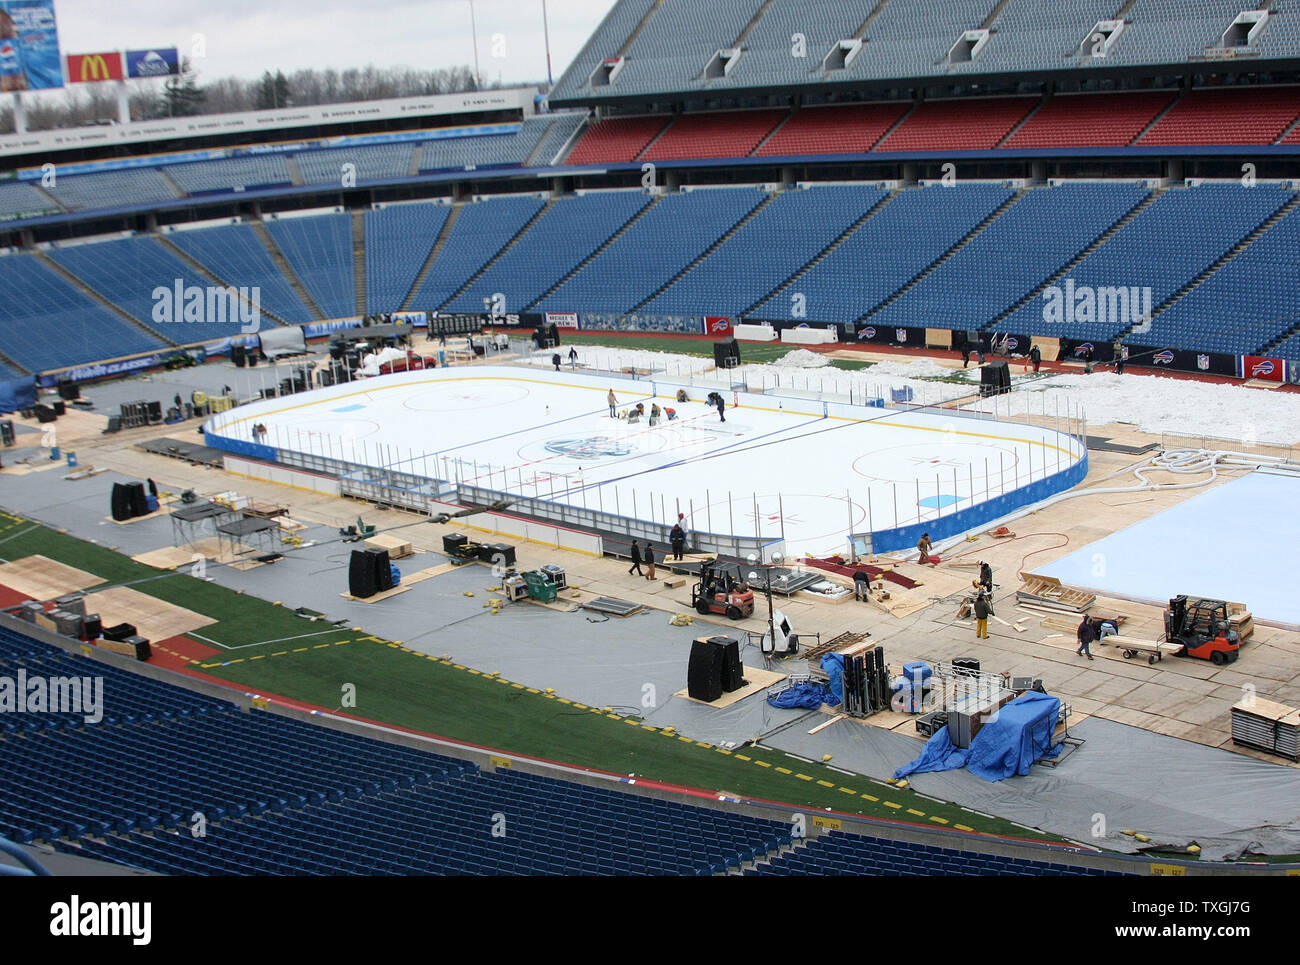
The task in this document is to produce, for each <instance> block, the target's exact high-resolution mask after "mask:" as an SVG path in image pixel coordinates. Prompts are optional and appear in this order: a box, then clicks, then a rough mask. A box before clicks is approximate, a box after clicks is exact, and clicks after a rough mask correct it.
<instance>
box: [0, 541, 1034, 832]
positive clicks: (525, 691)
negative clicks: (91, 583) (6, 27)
mask: <svg viewBox="0 0 1300 965" xmlns="http://www.w3.org/2000/svg"><path fill="white" fill-rule="evenodd" d="M24 530H26V531H25V532H24ZM15 534H17V535H15ZM32 554H40V555H43V556H47V557H50V558H51V559H57V560H59V561H60V562H63V563H65V564H67V565H70V566H75V567H77V568H78V569H83V570H87V571H89V572H92V573H95V574H97V575H100V576H103V577H105V578H106V579H107V580H108V581H109V582H110V583H131V584H132V585H133V586H134V588H135V589H136V590H138V591H140V592H142V593H147V594H150V595H152V596H156V597H158V598H160V599H163V600H167V601H168V602H171V603H174V604H176V605H178V606H183V607H186V608H188V609H191V610H195V611H197V612H199V613H202V614H204V615H207V616H210V617H213V618H215V619H216V621H217V622H216V623H214V624H212V625H210V626H207V627H204V628H203V629H202V631H201V632H200V633H196V634H191V636H194V637H196V638H199V639H206V640H209V641H218V642H220V643H222V644H224V645H225V646H227V647H235V648H238V649H236V650H229V651H226V652H223V653H221V654H219V655H216V656H213V657H210V658H207V659H204V660H201V661H198V662H197V664H196V665H193V666H192V668H191V669H193V670H194V671H196V672H199V673H203V674H207V675H210V676H214V677H219V678H221V679H223V680H227V681H230V682H231V683H233V684H237V685H238V686H240V687H241V688H243V689H248V690H254V691H258V692H262V693H266V694H275V695H279V696H282V697H287V698H291V699H293V700H298V701H302V702H305V703H309V704H313V705H317V706H321V707H324V708H327V709H331V710H339V709H343V710H345V711H346V712H347V713H349V714H353V715H356V716H359V717H363V718H367V719H370V720H375V721H381V722H384V723H387V724H393V725H396V726H399V727H406V728H410V729H412V730H417V731H422V732H426V733H431V734H436V735H439V736H442V737H447V738H452V739H455V740H459V741H464V742H468V743H471V744H477V745H480V746H485V747H490V748H494V749H498V750H502V751H506V752H511V753H516V754H523V755H529V756H534V757H542V758H547V759H550V760H555V761H561V762H564V763H568V764H574V765H579V766H585V767H591V768H595V769H598V770H602V771H609V772H613V773H620V774H635V775H637V776H638V777H640V778H645V779H651V780H655V781H661V782H665V783H670V784H678V785H686V786H691V787H697V788H703V789H705V790H709V791H715V792H719V793H724V794H729V795H735V796H742V797H751V798H762V799H767V800H777V801H783V802H788V803H789V804H791V805H792V806H794V807H797V808H806V809H814V810H816V809H826V808H832V809H835V810H839V811H845V812H849V813H857V814H863V815H868V816H871V817H878V818H890V819H894V820H900V821H907V822H911V823H915V824H921V825H926V826H929V827H948V828H953V827H954V826H956V825H962V826H964V828H969V829H971V830H974V831H981V832H987V833H992V834H1002V835H1009V836H1014V837H1022V838H1032V839H1036V840H1043V841H1055V840H1059V839H1056V838H1053V837H1050V836H1046V835H1041V834H1039V833H1038V832H1033V831H1028V830H1026V829H1024V828H1021V827H1019V826H1018V825H1014V824H1012V823H1010V822H1007V821H1003V820H1000V819H994V818H987V817H982V816H980V815H976V814H974V813H971V812H969V811H966V810H963V809H962V808H960V807H958V806H956V805H953V804H948V803H941V802H936V801H932V800H929V799H927V798H923V797H921V796H919V795H917V794H915V793H913V792H912V791H911V790H910V789H902V790H900V789H897V788H894V787H890V786H887V785H884V784H882V783H880V782H876V781H873V780H871V779H869V778H865V777H861V776H858V775H851V774H845V773H840V772H839V771H837V770H835V769H833V767H828V766H826V765H824V764H822V763H812V762H806V761H800V760H798V759H797V758H793V757H790V756H789V755H787V754H785V753H783V752H780V751H775V750H767V749H756V748H740V749H737V750H733V751H729V752H728V751H726V750H724V749H720V748H716V747H712V746H707V745H702V744H699V743H696V742H695V741H693V740H688V739H684V738H681V737H680V736H679V735H676V734H665V733H664V732H662V731H660V730H658V729H650V728H648V727H646V726H643V725H642V724H641V723H640V722H639V721H635V720H632V719H629V718H625V717H620V716H618V715H613V716H611V715H609V714H606V713H604V712H603V711H601V712H598V711H596V710H595V709H593V708H587V707H583V706H581V705H576V704H573V703H571V702H569V701H568V700H566V699H565V698H564V695H563V694H554V695H548V694H545V693H542V692H539V691H537V690H536V689H531V688H527V687H523V686H521V685H518V684H514V683H513V682H510V681H504V680H501V679H500V678H493V677H490V676H486V675H485V674H483V673H480V672H477V671H476V670H474V669H471V668H467V667H464V666H457V665H454V664H451V663H449V662H446V661H443V660H441V659H435V658H430V657H427V656H425V655H422V654H418V653H415V652H413V651H410V650H407V649H406V648H405V647H403V646H401V645H400V644H399V643H395V642H392V641H381V640H376V639H375V638H373V637H371V636H369V635H366V634H364V633H363V632H357V631H356V630H355V629H345V630H339V629H335V628H333V627H330V626H329V625H328V624H323V623H313V622H311V621H309V620H305V619H303V618H302V617H299V616H297V615H296V614H295V613H294V612H293V609H292V607H293V605H294V604H293V601H284V603H285V605H284V606H275V605H274V604H272V603H270V602H267V601H264V600H259V599H256V598H254V597H250V596H247V595H241V594H237V593H235V592H234V591H232V590H228V589H226V588H224V587H221V586H219V585H217V584H213V583H206V582H203V581H201V580H198V579H195V578H194V577H192V576H190V575H188V573H170V574H160V572H159V571H157V570H154V569H152V568H151V567H147V566H144V565H142V564H138V563H134V562H132V561H131V560H130V559H128V558H126V557H124V556H121V555H120V554H118V553H116V552H113V551H112V550H110V549H108V548H106V547H104V546H100V545H96V544H93V543H89V542H85V541H83V540H79V539H77V538H75V537H72V536H69V535H67V534H62V533H58V532H55V531H53V530H50V529H48V528H46V527H44V526H32V524H29V523H27V522H25V521H20V522H14V521H12V520H9V519H0V557H3V558H4V559H6V560H13V559H20V558H22V557H25V556H28V555H32ZM307 635H310V636H307ZM294 637H297V638H298V639H288V638H294ZM347 685H351V686H350V688H348V689H349V690H350V691H352V692H354V693H355V705H352V704H351V703H349V706H348V707H346V708H341V707H340V704H341V702H342V699H343V694H344V692H345V686H347ZM832 764H833V762H832ZM864 795H866V796H864ZM873 798H874V799H875V800H872V799H873Z"/></svg>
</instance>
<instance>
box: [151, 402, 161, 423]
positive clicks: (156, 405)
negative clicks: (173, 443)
mask: <svg viewBox="0 0 1300 965" xmlns="http://www.w3.org/2000/svg"><path fill="white" fill-rule="evenodd" d="M148 413H149V424H150V425H151V426H152V425H157V424H158V423H159V422H162V417H163V413H162V403H161V402H150V403H148Z"/></svg>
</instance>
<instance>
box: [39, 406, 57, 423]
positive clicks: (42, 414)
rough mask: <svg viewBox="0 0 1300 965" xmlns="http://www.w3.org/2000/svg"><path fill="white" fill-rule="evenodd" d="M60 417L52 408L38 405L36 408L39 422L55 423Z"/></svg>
mask: <svg viewBox="0 0 1300 965" xmlns="http://www.w3.org/2000/svg"><path fill="white" fill-rule="evenodd" d="M58 417H59V416H58V414H57V413H56V412H55V411H54V409H53V408H52V407H51V406H48V405H38V406H37V407H36V421H37V422H53V421H54V420H55V419H57V418H58Z"/></svg>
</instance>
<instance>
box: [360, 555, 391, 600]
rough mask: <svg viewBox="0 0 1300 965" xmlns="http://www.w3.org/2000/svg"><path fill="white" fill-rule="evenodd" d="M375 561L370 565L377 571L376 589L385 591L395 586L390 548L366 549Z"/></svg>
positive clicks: (379, 591) (381, 591) (380, 591)
mask: <svg viewBox="0 0 1300 965" xmlns="http://www.w3.org/2000/svg"><path fill="white" fill-rule="evenodd" d="M366 552H367V553H369V554H370V558H371V560H372V561H373V562H372V563H371V564H370V565H371V566H373V567H374V572H375V591H376V592H378V593H383V592H384V591H385V590H391V589H392V588H393V564H392V563H391V562H389V559H388V550H366Z"/></svg>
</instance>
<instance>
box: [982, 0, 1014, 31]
mask: <svg viewBox="0 0 1300 965" xmlns="http://www.w3.org/2000/svg"><path fill="white" fill-rule="evenodd" d="M1010 2H1011V0H998V4H997V6H996V7H994V8H993V9H992V10H990V11H989V15H988V16H987V17H985V18H984V22H983V23H982V24H980V25H979V29H980V30H988V29H989V28H990V27H992V26H993V22H994V21H995V20H997V19H998V14H1000V13H1002V11H1003V10H1005V9H1006V6H1007V4H1008V3H1010Z"/></svg>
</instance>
